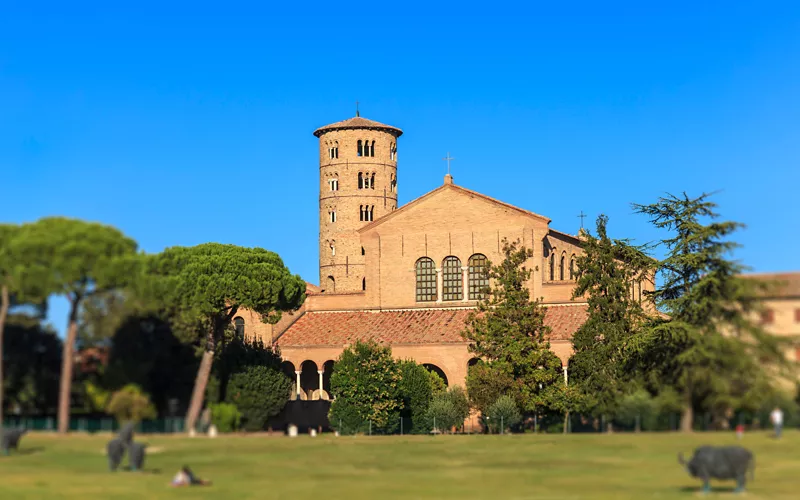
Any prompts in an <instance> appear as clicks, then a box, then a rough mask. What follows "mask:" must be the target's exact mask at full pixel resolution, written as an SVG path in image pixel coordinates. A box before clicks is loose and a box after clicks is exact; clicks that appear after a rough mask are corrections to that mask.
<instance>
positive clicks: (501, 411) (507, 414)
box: [486, 395, 522, 432]
mask: <svg viewBox="0 0 800 500" xmlns="http://www.w3.org/2000/svg"><path fill="white" fill-rule="evenodd" d="M486 416H487V417H488V419H489V427H490V428H493V429H495V430H496V431H499V432H502V431H503V430H505V429H508V428H510V427H514V426H515V425H517V424H518V423H520V422H521V421H522V415H521V414H520V412H519V408H517V403H516V402H515V401H514V399H513V398H512V397H511V396H505V395H504V396H500V397H499V398H497V401H495V402H494V403H492V404H491V405H490V406H489V408H488V409H487V411H486Z"/></svg>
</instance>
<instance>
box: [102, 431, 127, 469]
mask: <svg viewBox="0 0 800 500" xmlns="http://www.w3.org/2000/svg"><path fill="white" fill-rule="evenodd" d="M106 454H107V455H108V468H109V469H110V470H111V472H114V471H116V470H117V468H119V464H120V462H122V457H123V456H124V455H125V444H124V443H123V442H122V441H120V439H119V438H116V439H112V440H111V441H109V442H108V444H107V445H106Z"/></svg>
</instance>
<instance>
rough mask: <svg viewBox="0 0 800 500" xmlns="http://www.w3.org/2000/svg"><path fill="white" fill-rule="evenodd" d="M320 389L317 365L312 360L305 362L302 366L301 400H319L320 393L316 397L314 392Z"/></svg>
mask: <svg viewBox="0 0 800 500" xmlns="http://www.w3.org/2000/svg"><path fill="white" fill-rule="evenodd" d="M318 389H319V372H318V371H317V364H316V363H314V362H313V361H311V360H306V361H303V364H302V365H300V399H303V400H309V401H310V400H312V399H319V393H317V394H316V398H315V397H314V396H315V394H314V391H316V390H318Z"/></svg>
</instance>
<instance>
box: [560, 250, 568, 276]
mask: <svg viewBox="0 0 800 500" xmlns="http://www.w3.org/2000/svg"><path fill="white" fill-rule="evenodd" d="M566 259H567V254H566V253H562V254H561V262H560V263H559V265H558V279H559V280H561V281H564V263H565V261H566Z"/></svg>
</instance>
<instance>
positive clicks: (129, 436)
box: [117, 422, 136, 446]
mask: <svg viewBox="0 0 800 500" xmlns="http://www.w3.org/2000/svg"><path fill="white" fill-rule="evenodd" d="M135 427H136V424H134V423H133V422H128V423H127V424H125V425H123V426H122V429H120V430H119V433H118V434H117V439H119V440H120V441H122V444H124V445H125V446H128V445H129V444H131V442H132V441H133V430H134V428H135Z"/></svg>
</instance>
